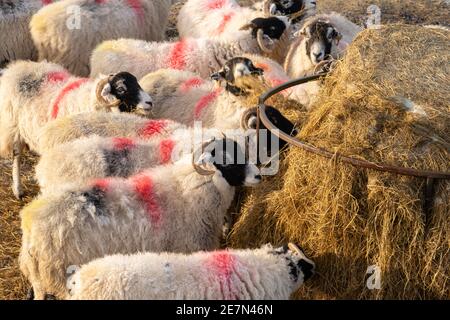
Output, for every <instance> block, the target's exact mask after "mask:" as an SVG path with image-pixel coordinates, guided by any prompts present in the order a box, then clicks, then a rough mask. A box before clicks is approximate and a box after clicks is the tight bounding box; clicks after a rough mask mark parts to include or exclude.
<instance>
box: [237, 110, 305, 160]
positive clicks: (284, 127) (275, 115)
mask: <svg viewBox="0 0 450 320" xmlns="http://www.w3.org/2000/svg"><path fill="white" fill-rule="evenodd" d="M266 115H267V117H268V118H269V120H270V122H272V123H273V124H274V125H275V126H276V127H277V128H278V129H279V130H280V131H282V132H284V133H286V134H289V135H290V136H292V137H294V136H296V135H297V133H298V132H297V129H295V125H294V124H293V123H292V122H291V121H289V119H287V118H286V117H285V116H284V115H283V114H282V113H281V112H280V111H278V110H277V109H275V108H274V107H272V106H267V107H266ZM243 122H244V123H243V126H244V127H245V128H246V129H253V130H256V126H257V122H258V117H257V114H256V109H250V110H249V112H247V113H245V114H244V115H243ZM259 128H260V129H267V128H266V126H265V125H264V124H263V123H262V122H260V124H259ZM265 132H266V137H265V138H263V139H260V148H262V151H263V154H265V155H267V157H268V158H270V157H272V156H273V155H274V154H275V152H278V151H279V150H281V149H282V148H284V147H285V146H286V144H287V142H286V141H284V140H281V139H279V138H278V137H277V136H275V135H274V134H272V133H271V132H270V131H269V130H266V131H265ZM275 139H277V140H278V143H272V142H273V141H274V140H275ZM262 141H264V142H265V143H264V144H263V145H261V142H262ZM272 145H274V146H278V150H272ZM260 154H261V153H260ZM258 163H259V160H258Z"/></svg>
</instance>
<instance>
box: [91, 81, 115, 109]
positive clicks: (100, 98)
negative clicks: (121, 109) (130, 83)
mask: <svg viewBox="0 0 450 320" xmlns="http://www.w3.org/2000/svg"><path fill="white" fill-rule="evenodd" d="M110 79H111V76H109V77H107V78H105V79H101V80H100V81H99V82H98V83H97V88H96V89H95V96H96V98H97V100H98V101H99V102H100V103H102V104H104V105H105V106H106V107H107V108H109V109H111V108H114V107H117V106H118V105H119V104H120V100H116V101H114V102H109V101H107V100H106V99H105V98H104V97H103V96H102V90H103V87H104V86H105V85H106V84H107V83H108V82H109V80H110Z"/></svg>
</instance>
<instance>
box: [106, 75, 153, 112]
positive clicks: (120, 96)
mask: <svg viewBox="0 0 450 320" xmlns="http://www.w3.org/2000/svg"><path fill="white" fill-rule="evenodd" d="M102 96H103V97H107V96H113V97H114V98H115V99H117V100H119V101H120V104H119V110H120V111H121V112H138V113H142V114H148V113H150V111H151V109H152V107H153V101H152V98H151V97H150V95H149V94H148V93H146V92H145V91H144V90H143V89H142V88H141V86H140V85H139V83H138V81H137V79H136V77H135V76H133V75H132V74H131V73H129V72H119V73H116V74H113V75H110V76H109V78H108V83H107V84H106V85H105V87H104V88H103V90H102Z"/></svg>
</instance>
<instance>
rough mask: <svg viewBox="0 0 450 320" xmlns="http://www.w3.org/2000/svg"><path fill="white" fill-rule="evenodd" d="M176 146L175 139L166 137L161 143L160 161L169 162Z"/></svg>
mask: <svg viewBox="0 0 450 320" xmlns="http://www.w3.org/2000/svg"><path fill="white" fill-rule="evenodd" d="M174 147H175V141H173V140H172V139H166V140H163V141H161V143H160V144H159V162H160V163H162V164H164V163H168V162H169V161H170V159H171V158H172V151H173V148H174Z"/></svg>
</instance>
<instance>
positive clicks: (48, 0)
mask: <svg viewBox="0 0 450 320" xmlns="http://www.w3.org/2000/svg"><path fill="white" fill-rule="evenodd" d="M41 2H42V5H43V6H46V5H48V4H50V3H52V2H53V0H41Z"/></svg>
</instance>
